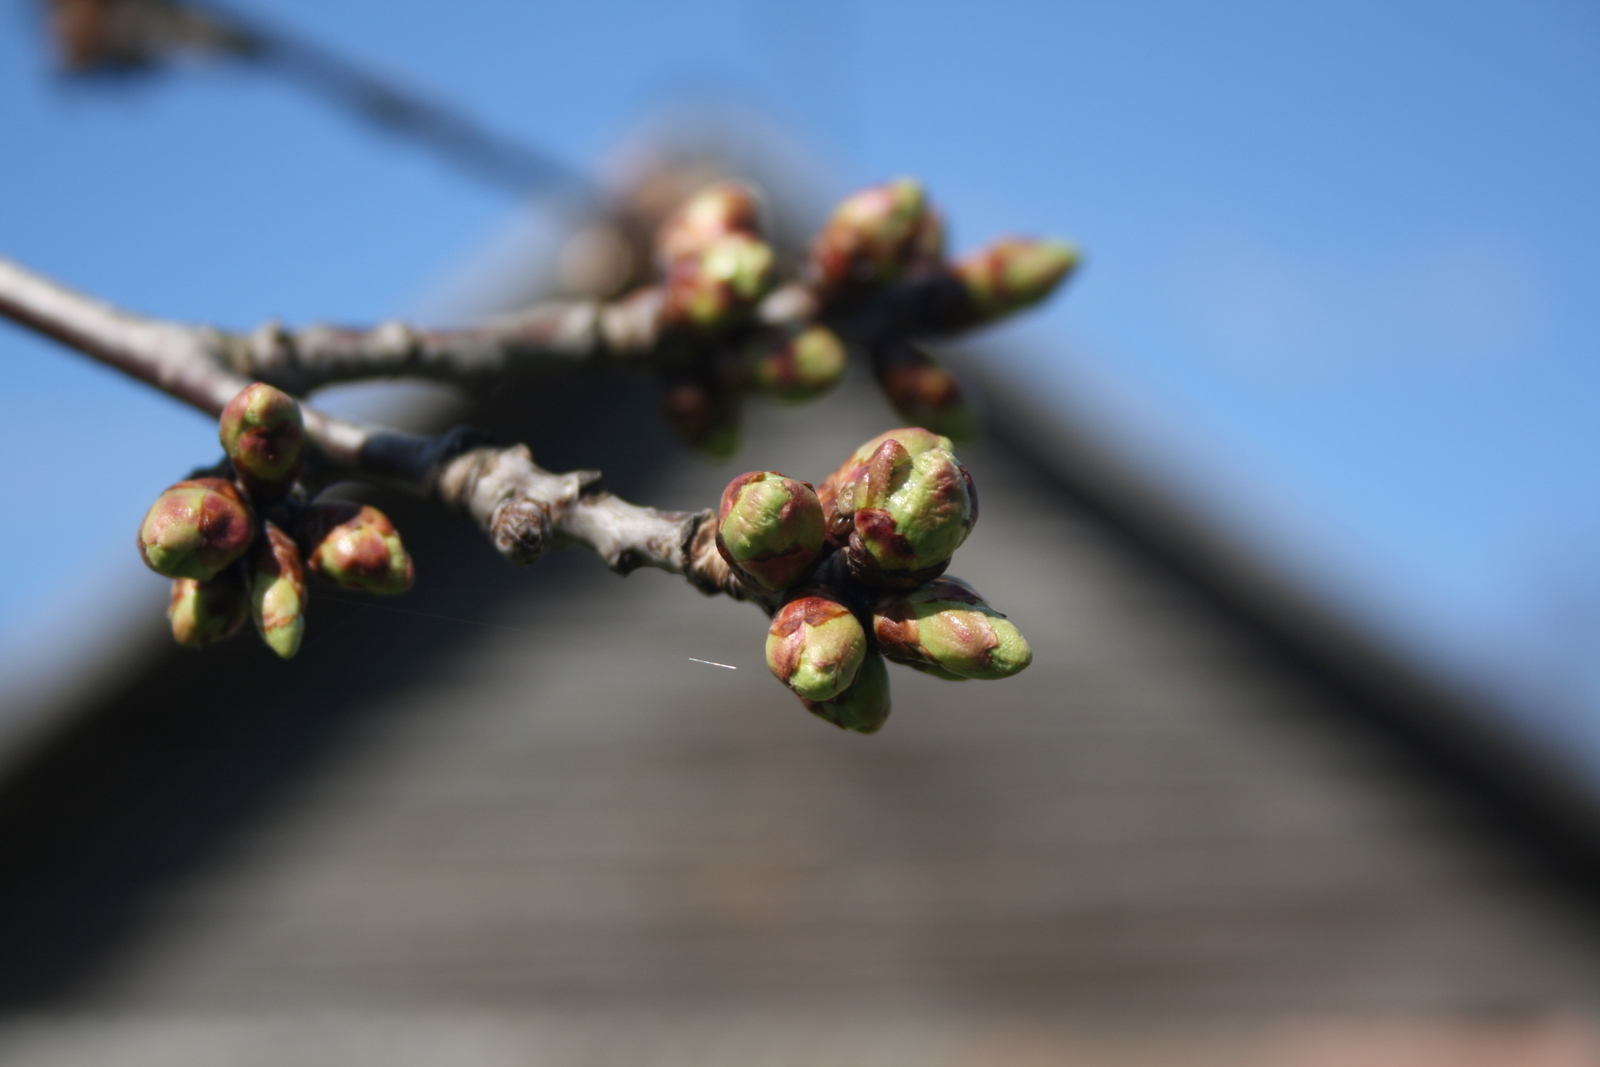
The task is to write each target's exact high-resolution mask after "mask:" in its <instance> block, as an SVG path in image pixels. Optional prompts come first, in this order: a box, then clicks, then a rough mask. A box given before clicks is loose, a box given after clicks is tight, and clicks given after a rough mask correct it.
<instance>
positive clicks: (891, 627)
mask: <svg viewBox="0 0 1600 1067" xmlns="http://www.w3.org/2000/svg"><path fill="white" fill-rule="evenodd" d="M872 629H873V632H874V634H875V635H876V636H877V639H878V647H879V648H880V649H882V650H883V654H884V655H886V656H888V657H889V658H891V659H895V660H899V661H900V662H902V663H909V664H911V665H913V666H918V665H927V666H929V667H935V668H939V669H940V670H944V671H948V672H950V673H951V674H956V675H959V676H961V677H963V678H986V679H993V678H1009V677H1010V676H1011V675H1013V674H1016V673H1017V672H1018V671H1020V670H1022V669H1023V668H1024V667H1026V666H1027V665H1028V664H1029V663H1032V662H1033V652H1032V650H1031V649H1029V648H1028V642H1027V641H1026V640H1025V639H1024V638H1023V636H1022V634H1021V633H1019V632H1018V631H1017V628H1016V627H1015V626H1014V625H1012V624H1011V622H1010V621H1008V620H1007V619H1006V617H1005V616H1004V615H1002V614H1000V613H999V612H998V611H995V610H994V609H993V608H991V607H990V606H989V605H988V604H987V603H985V602H984V600H983V598H982V597H980V596H979V595H978V594H977V593H975V592H973V591H972V587H971V586H969V585H967V584H966V583H965V582H962V581H960V580H958V579H955V578H941V579H939V580H938V581H935V582H929V583H928V584H927V585H925V586H923V587H922V588H920V589H916V590H913V591H912V592H910V593H906V594H903V595H887V596H884V597H881V598H880V599H879V601H878V604H877V606H876V607H875V608H874V609H873V613H872ZM929 673H932V672H931V671H930V672H929Z"/></svg>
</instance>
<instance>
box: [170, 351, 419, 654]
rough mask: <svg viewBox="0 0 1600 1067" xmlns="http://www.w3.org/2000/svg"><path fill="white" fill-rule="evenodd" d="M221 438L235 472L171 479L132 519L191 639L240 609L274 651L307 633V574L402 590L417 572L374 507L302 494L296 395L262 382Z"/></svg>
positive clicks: (180, 628)
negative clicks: (173, 481) (142, 514)
mask: <svg viewBox="0 0 1600 1067" xmlns="http://www.w3.org/2000/svg"><path fill="white" fill-rule="evenodd" d="M217 436H218V438H219V439H220V440H221V442H222V447H223V450H224V451H225V452H226V453H227V457H228V459H227V465H228V469H229V470H231V472H232V475H233V476H232V478H231V479H230V478H222V477H215V476H211V477H199V478H191V479H188V480H186V481H181V482H178V483H177V484H176V485H173V486H172V487H171V488H169V489H167V490H166V491H165V492H163V493H162V494H161V495H160V496H159V497H157V498H156V502H155V504H154V505H152V506H151V508H150V510H149V512H147V513H146V514H145V517H144V522H143V523H141V524H140V526H139V554H140V556H141V557H143V559H144V561H145V563H146V565H148V566H149V567H150V569H151V570H153V571H155V572H156V573H157V574H161V575H164V576H166V577H168V578H171V579H173V585H172V600H171V604H170V605H169V607H168V608H167V618H168V620H169V621H170V622H171V624H172V636H173V638H174V639H175V640H176V641H177V642H178V644H180V645H183V646H185V647H188V648H200V647H203V646H205V645H209V644H214V643H216V642H218V641H222V640H225V639H226V638H229V637H232V636H233V635H234V634H235V633H237V632H238V631H239V630H240V629H241V628H242V627H243V625H244V621H245V619H246V618H252V619H254V620H255V625H256V630H257V632H258V633H259V634H260V635H261V638H262V640H263V641H264V642H266V644H267V646H268V647H269V648H271V649H272V650H273V651H274V652H276V653H277V654H278V655H280V656H282V657H283V658H285V659H288V658H290V657H291V656H293V655H294V654H295V652H296V651H298V650H299V648H300V640H301V637H302V635H303V634H304V633H305V608H306V595H307V594H306V574H307V572H308V571H309V572H310V573H311V574H315V575H317V576H319V577H321V578H325V579H327V580H328V581H330V582H332V583H333V584H335V585H338V586H341V587H343V588H346V589H355V590H360V591H363V592H368V593H403V592H405V591H406V590H407V589H409V588H410V587H411V582H412V579H413V576H414V572H413V568H412V564H411V557H410V556H409V555H408V554H407V553H406V550H405V546H404V545H403V544H401V542H400V536H399V534H397V533H396V532H395V528H394V524H393V523H391V522H390V521H389V519H388V517H387V516H385V515H384V514H383V513H382V512H380V511H379V510H377V509H376V508H373V507H366V506H363V505H359V504H352V503H348V502H345V501H333V500H309V499H308V496H309V494H308V493H307V492H306V491H305V489H304V488H303V487H302V486H301V485H300V484H299V483H300V478H301V475H302V474H304V472H305V470H306V465H307V463H308V461H309V459H310V455H309V449H308V446H307V443H306V433H305V422H304V420H303V418H302V416H301V412H300V405H299V403H298V402H297V401H296V400H295V399H294V398H293V397H292V396H290V395H289V394H287V393H285V392H283V391H282V390H279V389H275V388H273V387H272V386H270V385H264V384H262V383H260V382H257V383H255V384H254V385H250V386H247V387H245V388H244V389H242V390H240V392H239V394H238V395H237V396H235V397H234V398H233V399H232V400H231V401H229V403H228V406H227V407H226V408H224V409H223V412H222V417H221V419H220V421H219V425H218V432H217Z"/></svg>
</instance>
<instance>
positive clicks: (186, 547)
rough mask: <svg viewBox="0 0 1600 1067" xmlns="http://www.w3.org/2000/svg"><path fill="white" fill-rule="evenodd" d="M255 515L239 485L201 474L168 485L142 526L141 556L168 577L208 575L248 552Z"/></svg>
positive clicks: (212, 574) (207, 576) (159, 572)
mask: <svg viewBox="0 0 1600 1067" xmlns="http://www.w3.org/2000/svg"><path fill="white" fill-rule="evenodd" d="M254 530H255V516H254V515H253V514H252V513H251V511H250V505H249V504H247V503H246V502H245V499H244V497H243V496H242V495H240V493H239V490H238V488H237V487H236V486H235V485H234V484H233V483H232V482H229V481H224V480H223V479H221V478H195V479H192V480H190V481H184V482H179V483H177V484H176V485H174V486H172V487H171V488H169V489H167V490H166V491H165V492H164V493H162V494H161V495H160V496H159V497H157V498H156V502H155V503H154V504H153V505H151V507H150V510H149V511H148V512H146V513H145V517H144V522H143V523H141V524H140V526H139V555H140V556H141V557H142V558H143V559H144V562H145V565H146V566H148V567H149V568H150V569H151V570H153V571H155V572H156V573H157V574H161V575H165V576H166V577H168V578H197V579H202V580H203V579H206V578H210V577H212V576H214V575H215V574H217V572H218V571H220V570H222V569H223V568H224V567H226V566H227V565H228V564H230V563H232V562H233V561H234V560H236V559H238V558H239V557H240V556H242V555H244V554H245V552H246V550H248V549H249V547H250V543H251V540H252V538H253V537H254V536H255V533H254Z"/></svg>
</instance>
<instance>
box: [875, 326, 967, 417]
mask: <svg viewBox="0 0 1600 1067" xmlns="http://www.w3.org/2000/svg"><path fill="white" fill-rule="evenodd" d="M872 357H873V358H872V364H873V372H874V373H875V374H876V375H877V378H878V385H879V387H880V388H882V389H883V394H884V396H885V397H886V398H887V399H888V401H889V404H890V405H891V406H892V407H893V408H894V410H895V411H896V413H898V414H899V415H900V416H902V417H903V418H905V419H906V420H908V421H910V422H913V423H915V424H916V425H918V426H921V427H923V428H924V429H927V430H931V431H932V432H934V433H936V434H940V435H942V436H944V437H949V438H953V439H955V440H958V441H964V440H968V439H970V438H971V437H972V426H973V415H972V408H971V405H969V404H968V403H967V399H966V396H965V395H964V394H963V392H962V389H961V385H960V383H959V382H957V381H956V379H955V376H954V375H952V374H951V373H950V372H949V371H947V370H945V369H944V368H943V367H941V366H940V365H939V364H938V363H937V362H936V361H935V360H934V358H933V357H932V356H930V355H928V354H927V353H926V352H924V351H923V350H922V349H920V348H918V347H917V346H916V345H913V344H911V343H910V342H908V341H888V342H885V343H883V344H881V345H879V346H877V347H876V348H874V349H873V353H872Z"/></svg>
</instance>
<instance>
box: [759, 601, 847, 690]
mask: <svg viewBox="0 0 1600 1067" xmlns="http://www.w3.org/2000/svg"><path fill="white" fill-rule="evenodd" d="M866 657H867V634H866V631H865V630H864V629H863V628H862V626H861V623H860V621H859V620H857V619H856V617H855V615H854V614H853V613H852V612H851V611H850V609H849V608H847V607H845V606H844V605H843V604H840V603H839V602H837V601H835V600H832V599H829V598H828V597H824V596H804V597H798V598H796V599H794V600H791V601H789V603H787V604H785V605H784V606H783V607H782V608H780V609H778V612H777V614H776V615H774V616H773V617H772V625H771V626H770V627H769V628H768V629H767V666H768V667H769V668H771V670H772V673H773V675H774V676H776V677H777V679H778V681H780V682H782V683H783V684H784V685H786V686H788V687H789V688H790V689H793V690H794V691H795V692H796V693H797V694H799V696H800V697H801V698H803V699H805V700H832V699H833V698H834V697H836V696H838V695H839V694H840V693H842V692H844V691H845V689H846V688H848V687H849V685H850V683H851V682H853V681H855V678H856V672H857V671H858V670H860V668H861V664H862V661H863V660H864V659H865V658H866Z"/></svg>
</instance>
